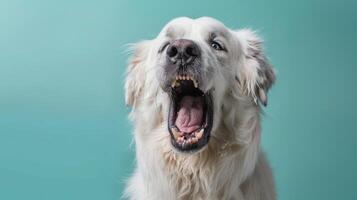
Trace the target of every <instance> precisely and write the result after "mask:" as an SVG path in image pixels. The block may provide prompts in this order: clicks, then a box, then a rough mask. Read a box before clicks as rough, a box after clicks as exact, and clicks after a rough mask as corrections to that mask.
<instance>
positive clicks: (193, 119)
mask: <svg viewBox="0 0 357 200" xmlns="http://www.w3.org/2000/svg"><path fill="white" fill-rule="evenodd" d="M202 118H203V97H193V96H184V97H183V98H182V100H181V102H180V103H179V109H178V112H177V117H176V121H175V125H176V126H177V128H179V129H180V131H181V132H185V133H191V132H192V131H195V130H197V129H198V128H200V126H201V125H202V120H203V119H202Z"/></svg>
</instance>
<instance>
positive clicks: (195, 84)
mask: <svg viewBox="0 0 357 200" xmlns="http://www.w3.org/2000/svg"><path fill="white" fill-rule="evenodd" d="M193 85H194V86H195V88H198V83H197V81H196V80H193Z"/></svg>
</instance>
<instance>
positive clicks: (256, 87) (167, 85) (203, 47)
mask: <svg viewBox="0 0 357 200" xmlns="http://www.w3.org/2000/svg"><path fill="white" fill-rule="evenodd" d="M274 79H275V75H274V72H273V69H272V67H271V66H270V64H269V63H268V61H267V59H266V57H265V55H264V52H263V49H262V40H261V39H260V38H259V37H257V35H256V34H255V33H254V32H252V31H250V30H248V29H243V30H238V31H233V30H230V29H228V28H226V27H225V26H224V25H223V24H222V23H221V22H219V21H217V20H215V19H212V18H208V17H202V18H198V19H190V18H177V19H174V20H172V21H171V22H169V23H168V24H167V25H166V26H165V27H164V28H163V29H162V31H161V32H160V34H159V35H158V36H157V38H155V39H153V40H148V41H143V42H141V43H138V44H136V45H135V46H134V54H133V57H132V58H131V60H130V62H129V67H128V74H127V79H126V84H125V89H126V103H127V104H128V105H130V106H132V107H133V109H134V110H135V109H138V108H139V106H140V105H142V106H143V105H144V104H143V103H144V102H145V101H147V100H148V99H152V98H154V99H155V101H152V103H151V104H145V106H146V107H150V106H155V107H163V109H162V110H163V111H162V112H159V113H160V114H161V115H163V116H160V117H161V118H162V119H163V120H162V123H165V126H167V127H168V131H167V136H168V137H171V140H170V141H171V143H172V145H173V147H174V148H176V149H177V150H180V151H186V152H187V151H189V152H195V151H196V150H199V149H201V148H202V147H204V146H205V145H206V144H208V142H209V139H210V136H211V135H214V134H215V131H216V128H217V127H218V126H219V123H222V120H220V119H221V116H222V114H223V113H222V112H223V111H222V107H223V106H224V105H225V104H229V103H232V99H234V100H235V101H242V102H243V103H245V104H247V105H250V106H254V107H257V108H259V106H260V105H259V102H260V104H261V105H264V106H265V105H266V104H267V91H268V89H269V88H270V87H271V85H272V84H273V82H274ZM228 99H230V100H228ZM158 105H159V106H158ZM164 108H167V109H164ZM138 112H146V111H145V108H141V110H140V111H138ZM224 114H225V115H226V113H224ZM149 115H150V113H149ZM152 115H156V113H152Z"/></svg>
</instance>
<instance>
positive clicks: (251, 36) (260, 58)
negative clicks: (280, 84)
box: [234, 29, 275, 106]
mask: <svg viewBox="0 0 357 200" xmlns="http://www.w3.org/2000/svg"><path fill="white" fill-rule="evenodd" d="M234 34H235V36H236V37H237V38H238V42H239V46H240V49H241V51H242V53H241V56H240V58H239V59H240V62H239V64H238V65H239V66H237V68H236V72H235V80H236V81H237V84H238V88H239V90H240V91H241V92H242V93H243V94H245V95H250V96H252V97H253V99H254V101H255V102H256V103H257V100H259V101H260V103H261V104H263V105H264V106H266V105H267V103H268V98H267V92H268V90H269V88H270V87H271V86H272V85H273V83H274V81H275V73H274V70H273V68H272V66H271V65H270V64H269V62H268V59H267V58H266V56H265V55H264V52H263V41H262V39H260V38H259V37H258V36H257V35H256V33H255V32H254V31H251V30H249V29H241V30H238V31H235V32H234Z"/></svg>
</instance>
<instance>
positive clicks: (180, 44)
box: [166, 39, 200, 65]
mask: <svg viewBox="0 0 357 200" xmlns="http://www.w3.org/2000/svg"><path fill="white" fill-rule="evenodd" d="M166 55H167V57H168V58H169V60H170V61H171V62H173V63H175V64H180V65H187V64H190V63H192V62H193V61H194V60H195V59H196V58H197V57H198V56H200V49H199V48H198V46H197V44H195V43H194V42H193V41H192V40H186V39H178V40H175V41H173V42H172V43H171V44H170V45H169V47H168V48H167V51H166ZM178 62H179V63H178ZM180 62H181V63H180Z"/></svg>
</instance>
